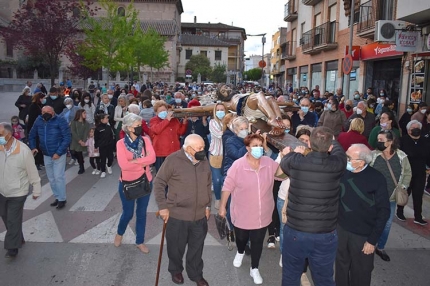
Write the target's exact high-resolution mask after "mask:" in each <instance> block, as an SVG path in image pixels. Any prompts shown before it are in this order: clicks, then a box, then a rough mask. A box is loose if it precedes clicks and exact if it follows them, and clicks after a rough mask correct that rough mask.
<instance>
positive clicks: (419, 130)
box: [411, 128, 421, 137]
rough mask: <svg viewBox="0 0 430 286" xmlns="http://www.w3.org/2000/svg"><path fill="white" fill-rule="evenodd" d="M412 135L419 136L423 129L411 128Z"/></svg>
mask: <svg viewBox="0 0 430 286" xmlns="http://www.w3.org/2000/svg"><path fill="white" fill-rule="evenodd" d="M411 135H412V136H414V137H418V136H420V135H421V129H419V128H414V129H412V130H411Z"/></svg>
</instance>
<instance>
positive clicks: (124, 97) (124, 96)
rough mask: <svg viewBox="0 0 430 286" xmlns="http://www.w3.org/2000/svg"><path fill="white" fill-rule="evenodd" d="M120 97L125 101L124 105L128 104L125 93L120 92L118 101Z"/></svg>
mask: <svg viewBox="0 0 430 286" xmlns="http://www.w3.org/2000/svg"><path fill="white" fill-rule="evenodd" d="M120 99H124V101H125V106H128V97H127V95H125V93H121V94H120V95H119V96H118V101H119V100H120Z"/></svg>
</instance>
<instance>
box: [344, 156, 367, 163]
mask: <svg viewBox="0 0 430 286" xmlns="http://www.w3.org/2000/svg"><path fill="white" fill-rule="evenodd" d="M346 160H347V161H348V162H351V161H364V160H363V159H352V158H351V157H349V156H346Z"/></svg>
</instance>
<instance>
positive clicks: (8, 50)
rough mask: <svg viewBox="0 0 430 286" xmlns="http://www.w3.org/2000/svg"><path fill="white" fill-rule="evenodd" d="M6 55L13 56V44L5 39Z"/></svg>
mask: <svg viewBox="0 0 430 286" xmlns="http://www.w3.org/2000/svg"><path fill="white" fill-rule="evenodd" d="M6 56H8V57H12V58H13V45H12V43H11V42H9V41H6Z"/></svg>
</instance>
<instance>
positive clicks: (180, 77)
mask: <svg viewBox="0 0 430 286" xmlns="http://www.w3.org/2000/svg"><path fill="white" fill-rule="evenodd" d="M176 81H177V82H185V78H183V77H182V76H178V77H177V78H176Z"/></svg>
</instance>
